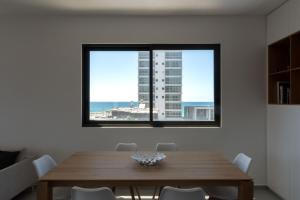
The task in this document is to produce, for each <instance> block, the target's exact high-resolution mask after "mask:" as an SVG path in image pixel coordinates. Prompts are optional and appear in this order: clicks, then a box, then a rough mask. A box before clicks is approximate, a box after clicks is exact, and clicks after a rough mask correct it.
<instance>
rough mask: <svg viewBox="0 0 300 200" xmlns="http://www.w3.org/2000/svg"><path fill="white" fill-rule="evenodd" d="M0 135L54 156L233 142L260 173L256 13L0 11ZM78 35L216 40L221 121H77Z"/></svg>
mask: <svg viewBox="0 0 300 200" xmlns="http://www.w3.org/2000/svg"><path fill="white" fill-rule="evenodd" d="M0 27H1V31H0V45H1V47H0V91H1V92H0V99H1V104H0V113H1V115H0V138H1V139H0V145H7V144H12V145H16V146H25V147H27V148H28V149H29V150H30V151H31V152H36V153H39V154H41V153H46V152H47V153H50V154H51V155H53V156H54V157H55V158H56V159H58V160H59V161H61V160H62V159H64V158H66V157H67V156H69V155H70V154H71V153H73V152H75V151H83V150H96V149H100V150H101V149H110V150H112V149H113V147H114V145H115V144H116V143H117V142H119V141H123V142H126V141H134V142H137V143H138V144H139V145H140V147H141V149H151V148H153V146H154V144H155V143H156V142H158V141H174V142H177V143H178V145H179V148H180V149H183V150H193V149H196V150H216V151H222V152H224V153H225V154H226V156H227V157H228V158H229V159H232V158H233V157H234V155H236V154H237V153H238V152H245V153H247V154H249V155H250V156H252V157H253V158H254V162H253V165H252V168H251V171H250V175H251V176H253V177H254V178H255V183H256V184H265V183H266V175H265V174H266V95H265V91H266V89H265V76H266V73H265V43H266V39H265V31H266V30H265V19H264V17H224V16H220V17H125V16H122V17H41V16H40V17H19V18H17V17H16V18H10V17H1V19H0ZM81 43H221V45H222V67H221V68H222V105H223V108H222V109H223V115H222V117H223V118H222V124H223V126H222V128H201V129H199V128H185V129H180V128H164V129H163V128H148V129H141V128H127V129H124V128H105V129H104V128H82V127H81Z"/></svg>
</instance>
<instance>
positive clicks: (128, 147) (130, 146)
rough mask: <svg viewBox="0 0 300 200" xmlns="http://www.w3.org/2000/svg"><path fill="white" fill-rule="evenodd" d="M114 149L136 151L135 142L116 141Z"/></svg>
mask: <svg viewBox="0 0 300 200" xmlns="http://www.w3.org/2000/svg"><path fill="white" fill-rule="evenodd" d="M115 150H116V151H137V144H136V143H118V144H117V145H116V147H115Z"/></svg>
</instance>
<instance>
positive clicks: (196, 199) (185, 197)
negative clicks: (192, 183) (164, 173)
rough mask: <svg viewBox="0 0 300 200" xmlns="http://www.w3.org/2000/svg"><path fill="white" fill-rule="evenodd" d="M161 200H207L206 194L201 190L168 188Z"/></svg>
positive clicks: (164, 190)
mask: <svg viewBox="0 0 300 200" xmlns="http://www.w3.org/2000/svg"><path fill="white" fill-rule="evenodd" d="M159 200H205V193H204V191H203V190H202V189H201V188H191V189H179V188H174V187H169V186H166V187H164V188H163V190H162V192H161V195H160V197H159Z"/></svg>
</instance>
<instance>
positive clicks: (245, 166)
mask: <svg viewBox="0 0 300 200" xmlns="http://www.w3.org/2000/svg"><path fill="white" fill-rule="evenodd" d="M251 161H252V158H250V157H249V156H247V155H246V154H243V153H239V154H238V155H237V156H236V157H235V158H234V160H233V162H232V163H233V164H235V165H236V166H237V167H238V168H240V170H242V171H243V172H244V173H248V170H249V167H250V164H251Z"/></svg>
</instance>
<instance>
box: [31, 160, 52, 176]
mask: <svg viewBox="0 0 300 200" xmlns="http://www.w3.org/2000/svg"><path fill="white" fill-rule="evenodd" d="M32 163H33V166H34V168H35V170H36V173H37V175H38V177H39V178H40V177H42V176H44V175H45V174H46V173H47V172H48V171H50V170H51V169H53V168H55V167H56V166H57V164H56V162H55V160H53V158H52V157H51V156H49V155H43V156H42V157H40V158H38V159H36V160H34V161H32Z"/></svg>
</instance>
